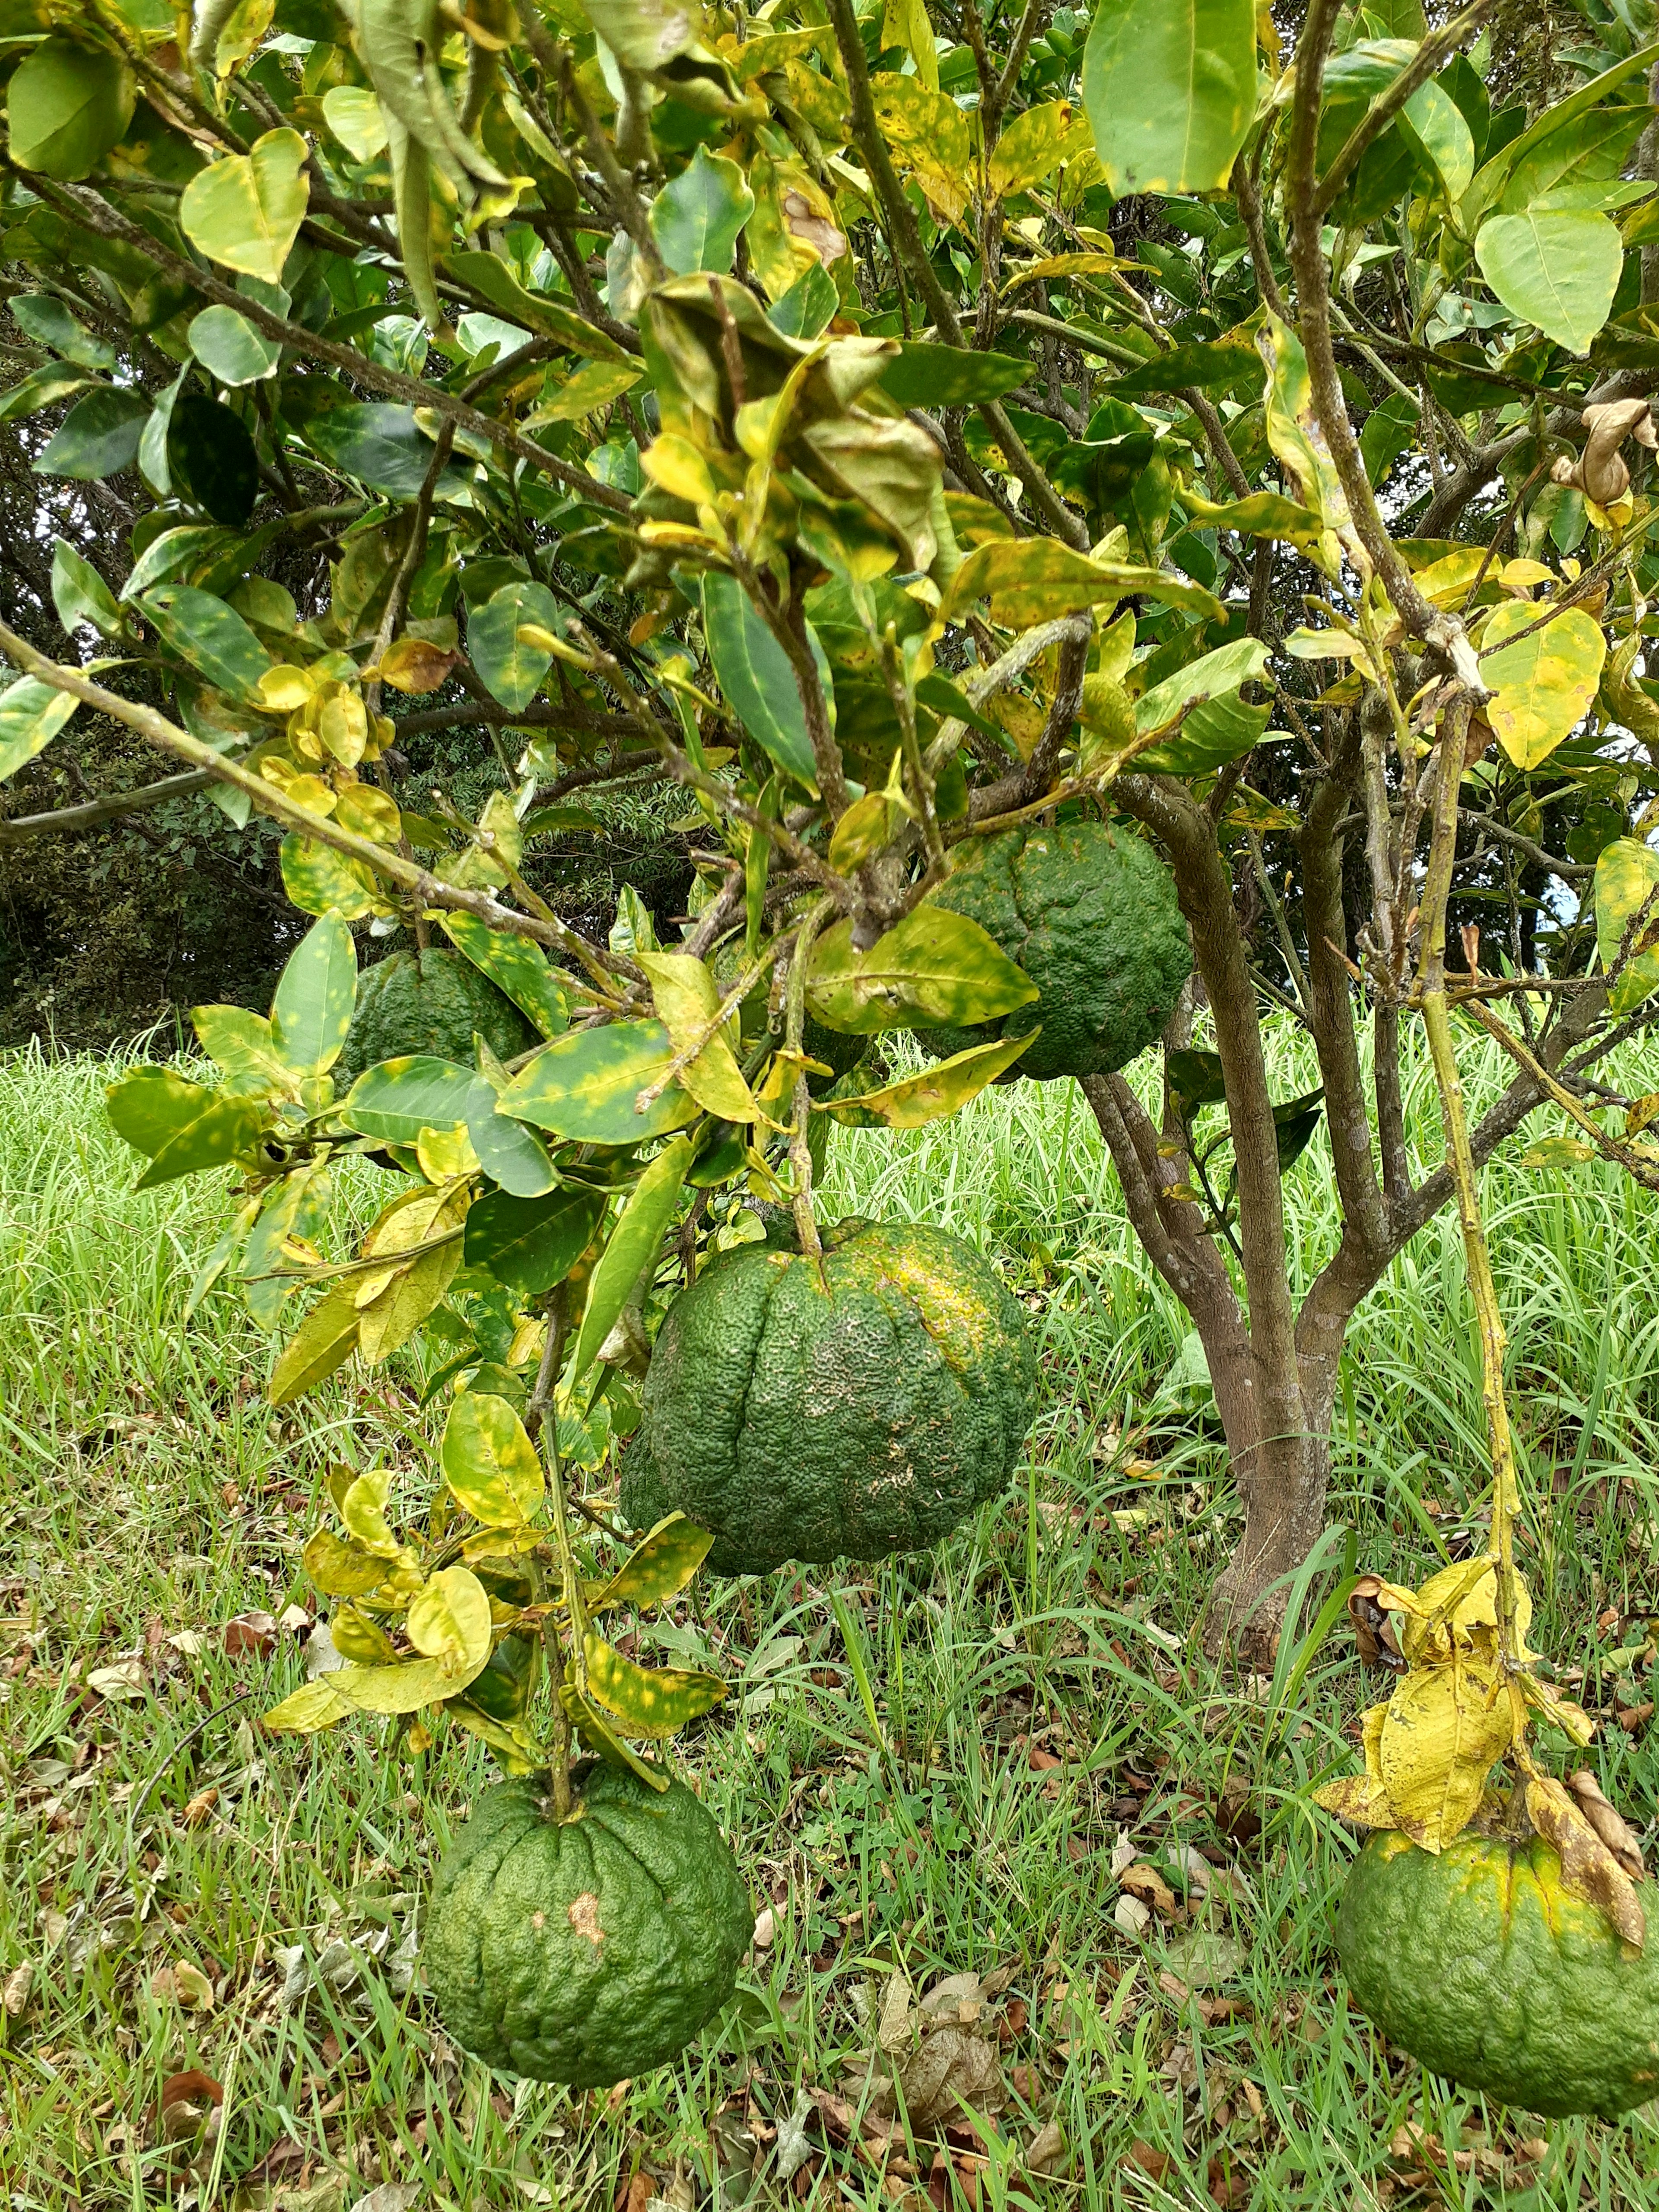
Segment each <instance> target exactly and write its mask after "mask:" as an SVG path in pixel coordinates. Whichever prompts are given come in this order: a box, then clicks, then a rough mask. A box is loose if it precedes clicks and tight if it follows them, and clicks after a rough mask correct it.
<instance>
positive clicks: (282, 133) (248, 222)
mask: <svg viewBox="0 0 1659 2212" xmlns="http://www.w3.org/2000/svg"><path fill="white" fill-rule="evenodd" d="M309 150H310V149H308V148H307V144H306V142H305V140H304V139H303V138H302V137H301V136H300V133H299V132H298V131H290V130H289V129H288V128H287V127H286V126H284V127H283V129H281V130H279V131H266V132H265V134H264V137H262V138H256V139H255V140H254V142H253V143H252V147H251V148H250V149H248V151H247V152H246V154H229V155H225V156H224V158H223V159H222V160H220V161H214V162H212V163H210V165H209V167H207V168H205V169H198V170H197V173H196V174H195V175H194V176H193V177H192V178H191V180H190V182H189V183H188V184H187V185H185V190H184V195H183V197H181V199H180V200H179V228H180V229H182V230H183V232H184V234H185V237H186V238H187V239H188V240H190V242H191V245H192V246H195V247H196V249H197V252H201V253H204V254H206V256H207V258H208V259H209V260H210V261H216V262H217V263H218V264H220V266H221V267H222V268H224V269H235V270H240V271H241V273H242V274H243V275H244V276H258V277H260V278H262V279H263V280H264V283H267V284H280V283H281V282H282V280H283V265H284V264H285V263H286V262H287V260H288V257H289V252H290V251H291V250H292V247H293V245H294V241H295V239H296V238H297V237H298V236H299V234H300V225H301V222H303V221H304V220H305V212H306V207H307V203H308V201H309V199H310V197H311V180H310V179H309V178H308V177H307V175H306V173H305V163H306V160H307V155H308V153H309Z"/></svg>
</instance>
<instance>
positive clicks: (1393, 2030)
mask: <svg viewBox="0 0 1659 2212" xmlns="http://www.w3.org/2000/svg"><path fill="white" fill-rule="evenodd" d="M1649 1893H1650V1886H1649V1885H1648V1884H1646V1883H1644V1884H1643V1885H1642V1887H1641V1894H1642V1895H1643V1896H1644V1898H1645V1897H1646V1896H1647V1895H1648V1894H1649ZM1648 1926H1649V1929H1650V1936H1649V1941H1648V1944H1647V1948H1645V1950H1643V1951H1640V1952H1638V1951H1633V1950H1632V1949H1631V1948H1630V1947H1629V1946H1628V1945H1627V1944H1626V1943H1624V1942H1621V1941H1620V1938H1619V1936H1617V1935H1616V1934H1615V1933H1614V1931H1613V1929H1612V1927H1611V1926H1610V1925H1609V1924H1608V1923H1607V1919H1606V1918H1605V1917H1603V1915H1602V1914H1601V1913H1600V1912H1599V1911H1597V1910H1596V1908H1595V1906H1594V1905H1589V1904H1586V1903H1585V1901H1584V1900H1583V1899H1582V1898H1579V1897H1575V1896H1573V1895H1572V1894H1571V1892H1569V1891H1567V1890H1565V1889H1564V1888H1563V1887H1562V1886H1561V1862H1560V1860H1559V1857H1557V1855H1556V1853H1555V1851H1554V1850H1553V1848H1552V1846H1551V1845H1550V1844H1547V1843H1545V1842H1544V1841H1543V1839H1542V1838H1541V1837H1534V1838H1531V1839H1530V1840H1529V1841H1528V1842H1527V1843H1524V1844H1510V1843H1504V1842H1495V1841H1492V1840H1491V1839H1490V1838H1486V1837H1484V1836H1479V1835H1475V1834H1474V1833H1473V1832H1468V1831H1467V1830H1466V1831H1465V1832H1464V1833H1463V1834H1462V1835H1461V1836H1459V1837H1458V1838H1456V1840H1455V1842H1453V1843H1450V1844H1448V1845H1447V1846H1446V1848H1445V1850H1443V1851H1442V1852H1440V1853H1439V1854H1438V1856H1436V1855H1435V1854H1434V1853H1433V1852H1431V1851H1425V1850H1422V1849H1420V1848H1419V1845H1417V1844H1413V1843H1412V1842H1411V1841H1410V1840H1409V1838H1407V1837H1405V1836H1403V1835H1401V1833H1400V1832H1398V1831H1397V1830H1389V1832H1387V1833H1385V1834H1383V1835H1378V1836H1373V1837H1372V1838H1371V1839H1370V1842H1369V1843H1368V1844H1366V1846H1365V1848H1364V1850H1363V1851H1362V1852H1361V1853H1360V1855H1359V1857H1358V1860H1357V1861H1356V1862H1355V1863H1354V1868H1353V1871H1352V1874H1350V1875H1349V1876H1348V1882H1347V1887H1346V1889H1345V1890H1344V1892H1343V1894H1342V1904H1341V1908H1340V1911H1339V1912H1338V1914H1337V1921H1336V1949H1337V1956H1338V1958H1339V1959H1340V1960H1341V1963H1342V1972H1343V1973H1344V1974H1345V1975H1346V1978H1347V1982H1348V1986H1349V1988H1350V1989H1351V1990H1352V1992H1353V1996H1354V2001H1355V2002H1356V2003H1357V2004H1358V2006H1359V2007H1360V2008H1361V2010H1362V2011H1364V2012H1365V2013H1368V2014H1369V2015H1370V2017H1371V2019H1372V2020H1373V2021H1376V2025H1377V2027H1380V2028H1381V2029H1382V2031H1383V2034H1384V2035H1386V2036H1387V2037H1388V2039H1389V2042H1390V2043H1394V2044H1397V2045H1399V2046H1400V2048H1401V2050H1402V2051H1410V2053H1411V2054H1412V2056H1413V2058H1418V2059H1420V2060H1421V2061H1422V2063H1423V2064H1424V2065H1425V2066H1426V2067H1427V2068H1428V2069H1429V2070H1430V2072H1431V2073H1433V2074H1443V2075H1445V2076H1446V2078H1447V2080H1448V2081H1456V2082H1459V2083H1461V2084H1462V2087H1464V2088H1466V2089H1480V2090H1484V2091H1485V2093H1486V2094H1487V2095H1488V2096H1491V2097H1500V2098H1502V2099H1503V2100H1504V2102H1505V2103H1506V2104H1510V2105H1518V2106H1522V2109H1523V2110H1525V2111H1527V2112H1544V2113H1547V2114H1549V2115H1550V2116H1551V2117H1553V2118H1559V2116H1561V2115H1563V2114H1565V2113H1568V2112H1599V2113H1601V2115H1602V2117H1603V2118H1607V2119H1613V2118H1615V2117H1616V2116H1617V2115H1618V2114H1619V2113H1620V2112H1628V2111H1629V2109H1630V2107H1631V2106H1632V2105H1640V2104H1644V2103H1645V2102H1646V2100H1648V2099H1649V2098H1650V2097H1652V2096H1655V2095H1659V1910H1656V1907H1655V1905H1649V1906H1648Z"/></svg>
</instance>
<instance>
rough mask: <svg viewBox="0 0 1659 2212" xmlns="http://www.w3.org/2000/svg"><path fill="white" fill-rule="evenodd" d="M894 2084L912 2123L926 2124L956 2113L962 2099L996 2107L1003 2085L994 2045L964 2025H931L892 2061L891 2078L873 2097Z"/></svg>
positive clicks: (884, 2095) (886, 2094)
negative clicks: (905, 2053) (906, 2051)
mask: <svg viewBox="0 0 1659 2212" xmlns="http://www.w3.org/2000/svg"><path fill="white" fill-rule="evenodd" d="M894 2086H896V2087H897V2088H898V2089H900V2090H902V2092H903V2096H904V2106H905V2110H906V2112H908V2114H909V2116H910V2120H911V2123H912V2124H913V2125H914V2126H916V2127H931V2126H933V2125H936V2124H938V2123H939V2122H940V2121H942V2120H954V2119H957V2118H960V2117H961V2112H962V2107H963V2105H967V2106H969V2108H970V2109H971V2110H973V2111H975V2112H998V2111H1000V2109H1001V2107H1002V2105H1003V2103H1004V2101H1005V2100H1006V2089H1005V2087H1004V2083H1003V2078H1002V2061H1001V2060H1000V2058H999V2057H998V2056H997V2053H996V2050H995V2047H994V2045H992V2044H989V2043H987V2041H986V2039H985V2038H984V2037H983V2036H982V2035H975V2033H973V2031H972V2030H971V2029H969V2028H965V2027H936V2028H935V2029H934V2030H933V2033H932V2034H931V2035H927V2036H924V2037H923V2039H922V2040H921V2045H919V2047H918V2048H917V2049H916V2050H915V2051H911V2052H910V2053H909V2054H908V2057H903V2058H902V2059H900V2060H898V2061H897V2062H896V2067H895V2071H894V2082H893V2083H892V2084H889V2085H886V2087H884V2089H881V2090H878V2092H877V2102H878V2103H880V2104H889V2103H891V2102H892V2101H893V2088H894Z"/></svg>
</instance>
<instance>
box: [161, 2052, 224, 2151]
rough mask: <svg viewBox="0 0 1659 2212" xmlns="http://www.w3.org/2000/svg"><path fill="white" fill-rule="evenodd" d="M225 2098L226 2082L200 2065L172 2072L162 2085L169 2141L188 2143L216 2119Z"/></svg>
mask: <svg viewBox="0 0 1659 2212" xmlns="http://www.w3.org/2000/svg"><path fill="white" fill-rule="evenodd" d="M224 2101H225V2092H224V2085H223V2084H222V2082H219V2081H215V2080H214V2078H213V2076H212V2075H211V2074H204V2073H203V2072H202V2070H201V2069H200V2068H199V2067H192V2068H191V2069H190V2070H189V2071H188V2072H187V2073H184V2074H170V2075H168V2076H167V2080H166V2081H164V2082H163V2083H162V2084H161V2133H162V2135H163V2136H164V2137H165V2138H166V2140H167V2142H190V2141H191V2139H192V2138H193V2137H194V2136H198V2135H199V2134H200V2133H201V2132H202V2130H203V2129H204V2128H205V2127H207V2126H209V2125H210V2123H212V2122H213V2121H214V2119H215V2118H216V2116H217V2114H218V2112H219V2108H220V2106H222V2104H223V2103H224Z"/></svg>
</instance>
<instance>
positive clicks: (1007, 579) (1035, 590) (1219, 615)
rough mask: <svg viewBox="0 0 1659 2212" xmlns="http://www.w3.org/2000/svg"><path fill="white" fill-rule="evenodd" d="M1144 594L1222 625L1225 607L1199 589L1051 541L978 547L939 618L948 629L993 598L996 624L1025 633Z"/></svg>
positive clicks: (956, 579)
mask: <svg viewBox="0 0 1659 2212" xmlns="http://www.w3.org/2000/svg"><path fill="white" fill-rule="evenodd" d="M1134 592H1145V593H1146V594H1147V596H1148V597H1150V598H1152V599H1162V600H1164V601H1165V602H1166V603H1167V604H1168V605H1171V606H1177V607H1189V608H1191V609H1192V610H1193V611H1194V613H1196V614H1201V615H1203V616H1205V617H1206V618H1207V619H1208V620H1210V621H1212V622H1218V621H1220V620H1222V619H1223V609H1222V606H1221V603H1220V601H1219V600H1218V599H1216V598H1215V596H1214V595H1213V593H1212V592H1206V591H1205V590H1203V589H1202V587H1201V586H1199V585H1197V584H1188V583H1185V582H1183V581H1182V579H1181V578H1180V577H1178V576H1166V575H1164V574H1163V572H1162V571H1161V570H1160V569H1157V568H1134V567H1131V566H1129V565H1128V564H1127V563H1125V562H1117V561H1094V560H1091V558H1090V557H1089V556H1088V555H1087V554H1086V553H1079V552H1077V551H1075V550H1073V547H1071V546H1069V545H1062V544H1060V542H1059V540H1058V539H1057V538H1000V539H997V540H994V542H993V543H992V544H988V545H981V546H978V547H976V548H975V550H974V551H973V552H971V553H970V554H969V556H968V557H967V559H966V560H965V561H964V562H963V564H962V566H961V568H958V569H957V573H956V574H955V576H954V577H953V578H952V579H951V587H950V589H949V591H948V592H946V594H945V605H944V607H943V608H942V609H941V613H942V615H943V617H944V618H945V620H946V621H951V620H953V619H957V618H959V617H960V615H961V613H962V611H963V609H964V608H966V607H968V606H970V605H972V604H973V602H974V601H975V599H984V598H987V597H988V598H989V599H990V600H991V602H992V605H991V614H992V618H993V620H994V621H996V622H999V623H1006V625H1007V626H1008V627H1009V628H1010V629H1027V628H1029V627H1030V625H1031V624H1032V623H1041V622H1053V621H1054V620H1056V619H1057V618H1058V617H1060V616H1061V615H1068V614H1077V613H1079V612H1080V611H1082V609H1084V608H1085V607H1092V606H1102V605H1113V604H1115V602H1116V601H1117V600H1119V599H1127V598H1128V597H1129V596H1130V595H1131V593H1134Z"/></svg>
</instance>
